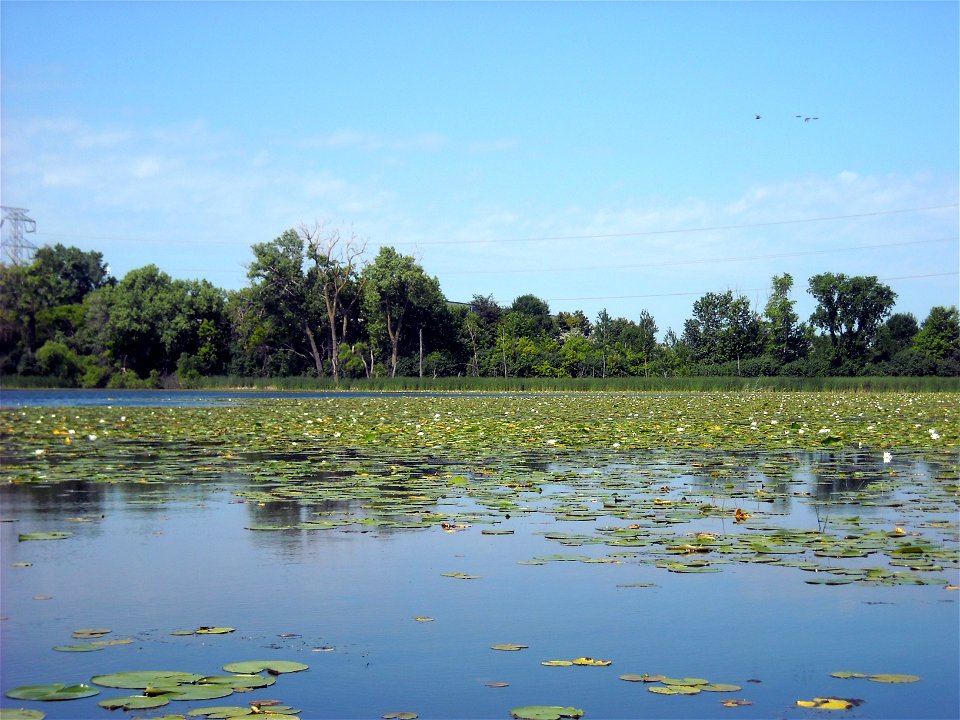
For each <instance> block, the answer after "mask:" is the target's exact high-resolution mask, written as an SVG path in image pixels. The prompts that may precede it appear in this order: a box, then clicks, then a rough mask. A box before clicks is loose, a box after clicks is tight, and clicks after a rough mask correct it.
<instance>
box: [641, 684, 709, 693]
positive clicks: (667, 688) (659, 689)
mask: <svg viewBox="0 0 960 720" xmlns="http://www.w3.org/2000/svg"><path fill="white" fill-rule="evenodd" d="M647 690H649V691H650V692H652V693H656V694H657V695H696V694H697V693H699V692H700V688H699V687H694V686H693V685H652V686H651V687H648V688H647Z"/></svg>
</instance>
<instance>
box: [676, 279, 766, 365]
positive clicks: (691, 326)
mask: <svg viewBox="0 0 960 720" xmlns="http://www.w3.org/2000/svg"><path fill="white" fill-rule="evenodd" d="M683 342H684V344H685V345H687V346H688V347H689V348H690V349H691V351H692V352H693V357H694V359H695V360H696V361H697V362H700V363H713V364H721V363H726V362H733V361H736V362H737V363H739V362H740V361H741V360H743V359H745V358H748V357H753V356H754V355H757V354H759V351H760V347H761V335H760V320H759V318H758V317H757V315H756V314H755V313H754V312H753V311H752V310H751V309H750V301H749V300H748V299H747V298H746V297H744V296H742V295H740V296H738V297H734V296H733V291H732V290H727V291H726V292H725V293H707V294H706V295H704V296H703V297H701V298H700V299H699V300H697V301H696V302H695V303H694V304H693V318H691V319H689V320H687V321H686V322H685V323H684V326H683Z"/></svg>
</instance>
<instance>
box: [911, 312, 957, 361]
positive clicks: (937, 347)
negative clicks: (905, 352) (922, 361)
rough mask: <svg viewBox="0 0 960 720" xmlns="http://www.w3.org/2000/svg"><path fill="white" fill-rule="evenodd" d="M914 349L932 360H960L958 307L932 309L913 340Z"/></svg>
mask: <svg viewBox="0 0 960 720" xmlns="http://www.w3.org/2000/svg"><path fill="white" fill-rule="evenodd" d="M913 347H914V348H916V349H917V350H918V351H919V352H920V353H922V354H923V355H924V357H927V358H929V359H931V360H945V359H948V358H953V359H956V360H960V316H958V313H957V308H956V306H953V307H949V308H948V307H944V306H942V305H937V306H935V307H933V308H931V309H930V314H929V315H927V318H926V320H924V321H923V324H922V325H921V326H920V330H919V331H918V332H917V334H916V336H915V337H914V338H913Z"/></svg>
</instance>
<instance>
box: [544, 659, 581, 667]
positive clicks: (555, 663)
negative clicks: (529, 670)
mask: <svg viewBox="0 0 960 720" xmlns="http://www.w3.org/2000/svg"><path fill="white" fill-rule="evenodd" d="M540 664H541V665H546V666H547V667H572V666H573V661H572V660H543V661H542V662H541V663H540Z"/></svg>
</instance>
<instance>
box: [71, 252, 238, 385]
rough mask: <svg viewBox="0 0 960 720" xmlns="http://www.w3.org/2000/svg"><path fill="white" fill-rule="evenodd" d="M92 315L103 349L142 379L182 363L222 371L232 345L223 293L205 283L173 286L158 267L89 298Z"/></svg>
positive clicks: (95, 341) (141, 270)
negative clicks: (185, 359) (190, 359)
mask: <svg viewBox="0 0 960 720" xmlns="http://www.w3.org/2000/svg"><path fill="white" fill-rule="evenodd" d="M90 305H91V309H92V310H93V312H90V313H88V316H89V318H90V322H91V323H93V324H94V332H95V333H96V334H97V335H98V336H99V337H97V338H91V341H92V342H91V344H93V345H94V346H95V347H102V348H104V349H105V350H106V352H107V353H108V355H109V357H110V358H111V359H113V360H114V361H115V362H116V363H118V364H119V366H120V368H121V369H122V370H124V371H125V370H127V369H130V370H132V371H134V372H135V373H136V374H137V375H138V376H141V377H143V376H146V375H148V374H150V373H151V371H155V372H158V373H160V374H167V373H169V372H172V370H173V369H174V367H175V366H176V364H177V361H178V360H179V358H180V357H181V356H182V355H184V354H186V355H187V356H197V355H199V356H201V357H202V358H204V360H203V362H204V365H203V367H204V369H206V370H207V371H219V370H220V369H222V360H223V354H224V351H225V348H226V344H227V332H226V323H225V319H224V312H223V308H224V297H223V293H222V291H220V290H218V289H217V288H215V287H214V286H213V285H212V284H210V283H209V282H207V281H206V280H171V279H170V276H169V275H167V274H166V273H164V272H161V271H160V270H159V269H158V268H157V266H156V265H146V266H144V267H142V268H138V269H136V270H131V271H130V272H128V273H127V274H126V275H125V276H124V277H123V279H122V280H121V281H120V282H119V283H118V284H117V285H116V286H115V287H104V288H100V289H99V290H97V291H95V292H94V293H93V294H92V295H91V297H90Z"/></svg>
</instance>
